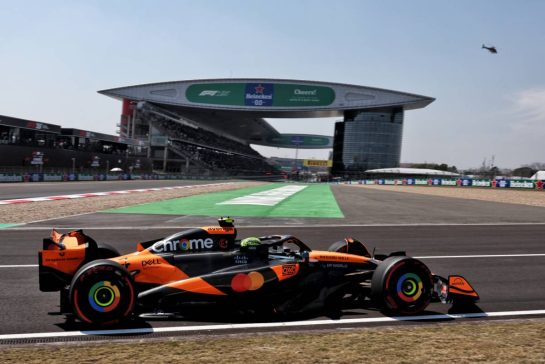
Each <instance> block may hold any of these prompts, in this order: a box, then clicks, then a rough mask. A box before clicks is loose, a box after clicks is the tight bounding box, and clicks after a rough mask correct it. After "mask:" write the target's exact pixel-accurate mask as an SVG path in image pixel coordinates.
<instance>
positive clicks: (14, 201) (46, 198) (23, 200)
mask: <svg viewBox="0 0 545 364" xmlns="http://www.w3.org/2000/svg"><path fill="white" fill-rule="evenodd" d="M233 183H235V182H220V183H207V184H201V185H182V186H168V187H154V188H140V189H133V190H121V191H106V192H90V193H76V194H72V195H56V196H44V197H29V198H16V199H11V200H0V205H13V204H21V203H30V202H42V201H59V200H69V199H75V198H89V197H97V196H112V195H123V194H127V193H140V192H149V191H163V190H175V189H182V188H196V187H210V186H219V185H226V184H227V185H228V184H233Z"/></svg>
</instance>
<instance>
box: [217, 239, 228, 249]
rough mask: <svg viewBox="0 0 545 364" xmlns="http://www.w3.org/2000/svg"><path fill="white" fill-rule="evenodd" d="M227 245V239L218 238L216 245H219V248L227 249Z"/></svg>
mask: <svg viewBox="0 0 545 364" xmlns="http://www.w3.org/2000/svg"><path fill="white" fill-rule="evenodd" d="M228 245H229V244H228V241H227V239H220V240H219V241H218V246H219V248H220V249H227V247H228Z"/></svg>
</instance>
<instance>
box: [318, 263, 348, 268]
mask: <svg viewBox="0 0 545 364" xmlns="http://www.w3.org/2000/svg"><path fill="white" fill-rule="evenodd" d="M322 267H324V268H348V264H346V263H322Z"/></svg>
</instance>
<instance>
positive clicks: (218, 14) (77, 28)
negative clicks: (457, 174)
mask: <svg viewBox="0 0 545 364" xmlns="http://www.w3.org/2000/svg"><path fill="white" fill-rule="evenodd" d="M543 14H545V1H538V0H525V1H523V2H515V1H499V0H491V1H484V0H483V1H455V2H454V1H374V2H371V1H303V0H299V1H293V0H292V1H289V0H288V1H283V0H279V1H271V2H260V1H234V0H230V1H205V0H201V1H174V0H172V1H157V0H155V1H137V0H132V1H114V0H111V1H106V0H104V1H54V0H50V1H18V2H13V1H4V0H0V69H1V73H0V75H1V77H0V81H1V83H0V84H1V87H0V100H1V101H0V114H3V115H10V116H15V117H21V118H27V119H33V120H38V121H44V122H49V123H54V124H60V125H62V126H65V127H76V128H80V129H88V130H93V131H98V132H106V133H114V131H115V124H116V123H117V121H118V120H119V113H120V109H121V105H120V103H119V102H117V101H115V100H113V99H110V98H107V97H105V96H102V95H99V94H97V93H96V91H97V90H101V89H106V88H111V87H118V86H125V85H133V84H140V83H149V82H159V81H171V80H188V79H199V78H222V77H227V78H228V77H258V78H259V77H263V78H291V79H308V80H318V81H332V82H342V83H352V84H357V85H365V86H374V87H380V88H388V89H393V90H400V91H406V92H411V93H416V94H422V95H427V96H432V97H435V98H436V99H437V100H436V101H435V102H434V103H433V104H431V105H430V106H428V107H427V108H425V109H421V110H414V111H409V112H407V113H406V115H405V129H404V140H403V148H402V156H401V160H402V162H444V163H448V164H454V165H456V166H458V167H461V168H468V167H478V166H480V164H481V163H482V161H483V159H484V158H487V159H490V158H491V156H492V155H494V156H495V160H496V164H497V165H498V166H500V167H509V168H514V167H517V166H519V165H521V164H525V163H532V162H542V163H543V162H545V157H544V155H545V153H544V148H543V147H544V145H545V142H544V141H545V72H544V70H545V46H544V45H545V21H544V20H543ZM482 43H487V44H493V45H495V46H496V47H497V48H498V51H499V54H497V55H493V54H489V53H488V52H486V51H484V50H482V49H481V48H480V47H481V44H482ZM334 120H335V119H306V120H297V122H294V121H293V120H272V121H270V122H271V124H273V125H274V126H275V127H276V128H277V129H278V130H279V131H280V132H286V133H291V132H293V133H297V132H300V133H318V134H329V135H332V133H333V122H334ZM260 150H261V151H263V152H264V153H265V154H266V155H277V156H289V157H293V156H294V151H290V150H283V149H276V148H274V149H271V148H267V149H260ZM299 155H300V156H303V157H317V158H324V157H326V156H327V152H325V151H308V152H307V151H306V152H301V151H300V153H299Z"/></svg>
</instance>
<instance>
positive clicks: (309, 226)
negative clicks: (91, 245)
mask: <svg viewBox="0 0 545 364" xmlns="http://www.w3.org/2000/svg"><path fill="white" fill-rule="evenodd" d="M90 214H93V212H86V213H83V214H77V215H70V216H63V217H58V218H57V217H56V218H51V219H46V220H37V221H32V222H29V223H26V224H20V225H19V226H14V227H11V228H4V229H0V232H2V231H13V230H23V231H25V230H28V231H31V230H51V227H50V226H28V224H32V223H37V222H44V221H49V220H57V219H60V218H70V217H74V216H79V215H90ZM531 225H536V226H543V225H545V222H520V223H518V222H506V223H480V224H477V223H475V224H473V223H471V224H462V223H460V224H451V223H448V224H329V225H328V224H303V223H301V224H298V223H294V224H289V223H286V224H283V225H241V224H237V225H236V227H237V228H239V229H262V228H271V229H274V228H297V229H315V228H341V227H345V228H357V227H441V226H461V227H463V226H531ZM194 227H195V226H175V225H151V226H145V225H138V226H60V227H58V228H59V229H67V230H70V229H72V230H74V229H86V230H162V229H190V228H194Z"/></svg>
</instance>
